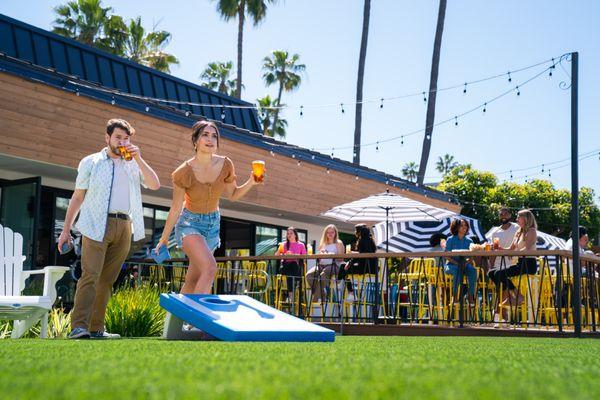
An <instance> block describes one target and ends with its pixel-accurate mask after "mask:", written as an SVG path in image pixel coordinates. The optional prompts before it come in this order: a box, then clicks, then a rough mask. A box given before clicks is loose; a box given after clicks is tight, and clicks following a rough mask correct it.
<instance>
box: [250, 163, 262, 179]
mask: <svg viewBox="0 0 600 400" xmlns="http://www.w3.org/2000/svg"><path fill="white" fill-rule="evenodd" d="M252 173H253V174H254V179H256V181H257V182H262V180H263V178H264V174H265V162H264V161H262V160H254V161H252Z"/></svg>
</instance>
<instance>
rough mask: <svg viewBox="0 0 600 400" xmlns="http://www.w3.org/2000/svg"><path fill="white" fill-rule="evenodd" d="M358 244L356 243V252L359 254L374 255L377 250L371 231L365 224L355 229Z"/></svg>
mask: <svg viewBox="0 0 600 400" xmlns="http://www.w3.org/2000/svg"><path fill="white" fill-rule="evenodd" d="M354 229H355V233H354V234H355V235H356V242H355V243H354V250H355V251H358V252H359V253H373V252H375V251H376V250H377V246H376V245H375V241H374V240H373V235H372V234H371V229H370V228H369V227H368V226H367V225H365V224H358V225H356V226H355V227H354Z"/></svg>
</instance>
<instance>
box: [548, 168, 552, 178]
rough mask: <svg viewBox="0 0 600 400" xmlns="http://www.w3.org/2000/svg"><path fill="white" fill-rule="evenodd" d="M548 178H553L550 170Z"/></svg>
mask: <svg viewBox="0 0 600 400" xmlns="http://www.w3.org/2000/svg"><path fill="white" fill-rule="evenodd" d="M548 178H552V173H551V172H550V170H548Z"/></svg>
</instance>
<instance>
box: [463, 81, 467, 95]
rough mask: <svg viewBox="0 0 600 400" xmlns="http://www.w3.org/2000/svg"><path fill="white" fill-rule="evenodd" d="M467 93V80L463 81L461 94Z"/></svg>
mask: <svg viewBox="0 0 600 400" xmlns="http://www.w3.org/2000/svg"><path fill="white" fill-rule="evenodd" d="M464 93H467V82H465V88H464V89H463V94H464Z"/></svg>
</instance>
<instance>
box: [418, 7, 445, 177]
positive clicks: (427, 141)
mask: <svg viewBox="0 0 600 400" xmlns="http://www.w3.org/2000/svg"><path fill="white" fill-rule="evenodd" d="M445 18H446V0H440V7H439V10H438V18H437V26H436V28H435V40H434V42H433V56H432V60H431V76H430V79H429V96H428V97H429V102H428V103H427V116H426V117H425V137H424V138H423V149H422V151H421V164H420V165H421V167H420V168H419V175H418V177H417V182H418V183H420V184H422V183H423V180H424V179H425V170H426V169H427V162H428V161H429V151H430V150H431V137H432V134H433V121H434V120H435V99H436V91H437V81H438V72H439V67H440V50H441V47H442V33H443V32H444V19H445Z"/></svg>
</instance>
